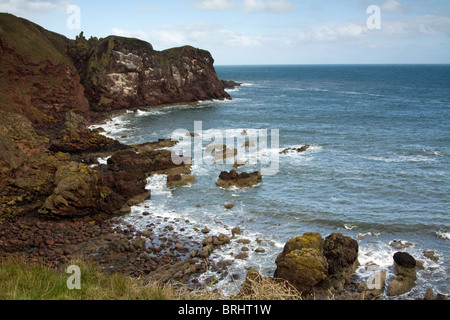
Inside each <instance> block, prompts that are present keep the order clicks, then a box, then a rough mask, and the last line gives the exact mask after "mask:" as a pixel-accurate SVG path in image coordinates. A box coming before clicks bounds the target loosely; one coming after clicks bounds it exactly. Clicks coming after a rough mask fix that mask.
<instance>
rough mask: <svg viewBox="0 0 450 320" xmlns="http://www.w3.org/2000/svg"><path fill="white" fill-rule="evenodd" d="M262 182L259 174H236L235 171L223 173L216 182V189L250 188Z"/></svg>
mask: <svg viewBox="0 0 450 320" xmlns="http://www.w3.org/2000/svg"><path fill="white" fill-rule="evenodd" d="M261 180H262V175H261V173H259V172H253V173H246V172H243V173H241V174H238V173H237V172H236V170H234V169H233V170H231V171H230V172H226V171H223V172H222V173H221V174H220V176H219V179H218V180H217V182H216V185H217V186H218V187H221V188H224V189H228V188H231V187H236V188H251V187H253V186H255V185H256V184H258V183H259V182H260V181H261Z"/></svg>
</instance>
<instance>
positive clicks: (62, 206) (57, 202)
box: [39, 162, 112, 217]
mask: <svg viewBox="0 0 450 320" xmlns="http://www.w3.org/2000/svg"><path fill="white" fill-rule="evenodd" d="M99 178H100V174H99V172H98V171H96V170H94V169H92V168H91V167H89V166H86V165H84V164H81V163H76V162H71V163H69V164H68V165H66V166H62V167H60V168H59V169H58V171H57V172H56V177H55V184H56V188H55V189H54V191H53V194H52V195H51V196H49V197H48V198H47V200H45V203H44V204H43V206H42V207H41V209H40V210H39V212H40V213H41V214H45V215H51V216H64V217H74V216H86V215H88V214H90V213H92V212H93V211H95V210H101V202H102V201H103V199H105V198H106V197H107V196H108V195H109V194H110V193H112V191H111V190H110V189H108V188H106V187H105V188H102V187H101V186H100V185H99V183H98V182H99Z"/></svg>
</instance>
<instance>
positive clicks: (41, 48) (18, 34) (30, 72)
mask: <svg viewBox="0 0 450 320" xmlns="http://www.w3.org/2000/svg"><path fill="white" fill-rule="evenodd" d="M66 40H67V39H66V38H65V37H63V36H61V35H58V34H55V33H52V32H49V31H47V30H45V29H43V28H41V27H40V26H38V25H36V24H34V23H32V22H30V21H27V20H25V19H20V18H17V17H15V16H13V15H10V14H4V13H0V60H1V63H0V110H3V111H9V112H15V113H19V114H22V115H25V116H26V117H27V118H28V119H29V120H30V121H31V123H33V126H34V127H35V129H36V130H37V132H38V133H39V134H41V135H44V136H47V137H54V136H57V135H58V133H59V131H60V126H61V124H62V123H63V122H64V119H65V117H66V113H67V112H68V111H69V110H73V109H74V110H77V111H78V112H79V113H80V114H82V115H84V116H89V113H90V111H89V102H88V100H87V99H86V97H85V95H84V88H83V86H82V85H81V83H80V77H79V75H78V71H77V69H76V68H75V66H74V64H73V62H72V60H71V59H70V57H69V56H68V55H67V52H66ZM67 41H68V40H67Z"/></svg>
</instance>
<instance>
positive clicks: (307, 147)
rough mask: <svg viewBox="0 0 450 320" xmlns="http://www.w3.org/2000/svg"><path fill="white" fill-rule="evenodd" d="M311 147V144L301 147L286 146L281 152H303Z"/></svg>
mask: <svg viewBox="0 0 450 320" xmlns="http://www.w3.org/2000/svg"><path fill="white" fill-rule="evenodd" d="M309 148H311V146H310V145H309V144H307V145H304V146H303V147H300V148H286V149H284V150H283V151H281V152H280V154H287V153H291V152H298V153H302V152H305V151H307V150H308V149H309Z"/></svg>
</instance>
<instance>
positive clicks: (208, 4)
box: [193, 0, 295, 13]
mask: <svg viewBox="0 0 450 320" xmlns="http://www.w3.org/2000/svg"><path fill="white" fill-rule="evenodd" d="M193 1H194V7H195V8H197V9H201V10H210V11H213V10H214V11H226V10H233V9H239V10H243V11H245V12H273V13H282V12H289V11H293V10H294V9H295V7H294V5H293V4H292V3H291V0H193Z"/></svg>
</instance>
